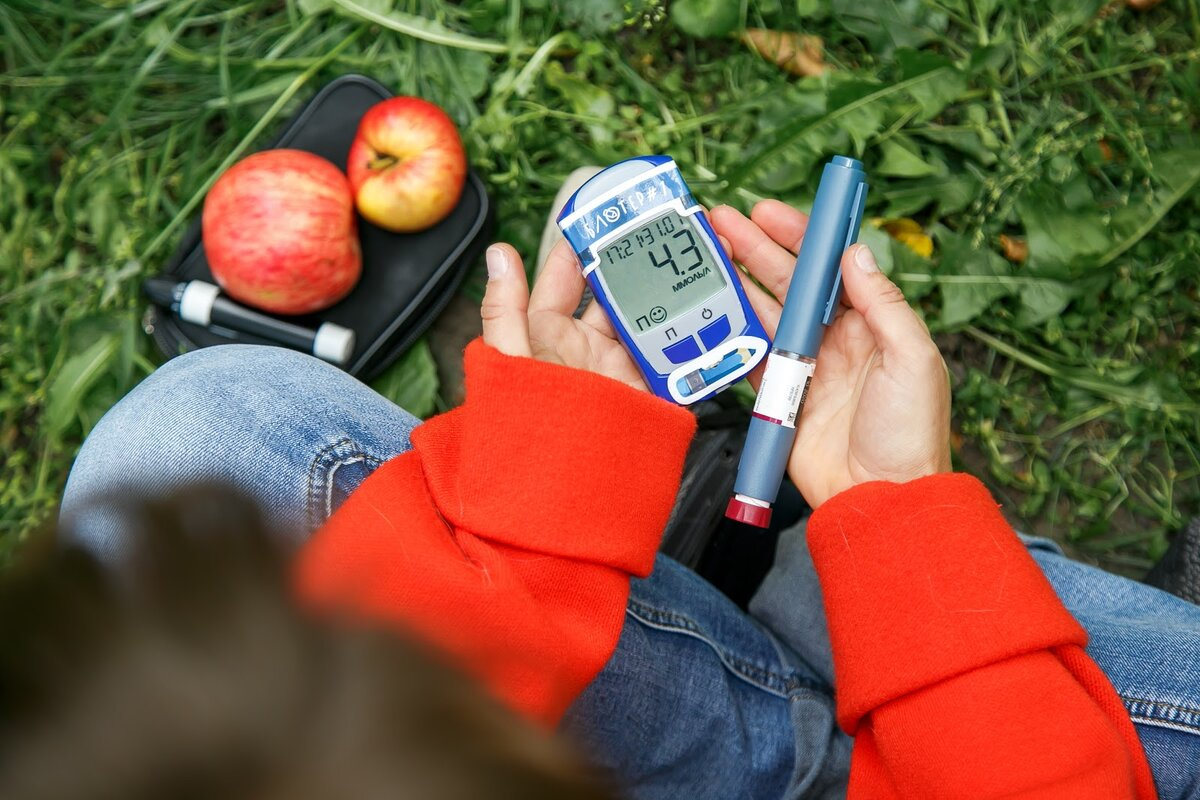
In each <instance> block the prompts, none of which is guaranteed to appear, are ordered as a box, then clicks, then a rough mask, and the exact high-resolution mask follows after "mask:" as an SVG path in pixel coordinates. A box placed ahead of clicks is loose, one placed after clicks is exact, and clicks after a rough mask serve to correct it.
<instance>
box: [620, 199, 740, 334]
mask: <svg viewBox="0 0 1200 800" xmlns="http://www.w3.org/2000/svg"><path fill="white" fill-rule="evenodd" d="M600 271H601V273H602V274H603V276H604V282H605V284H606V285H607V286H608V291H609V294H611V295H612V296H613V298H614V299H615V300H616V304H617V305H618V306H619V307H620V308H621V310H622V312H624V314H625V317H626V319H628V320H629V323H630V326H631V327H632V328H633V329H634V332H635V333H641V332H642V331H646V330H650V329H651V328H656V327H658V326H659V325H662V324H664V323H666V322H669V321H671V320H673V319H675V318H676V317H677V316H679V315H680V314H682V313H683V312H684V311H687V310H688V309H690V308H693V307H695V306H696V305H697V304H698V303H700V302H701V301H703V300H705V299H706V298H708V297H711V296H712V295H714V294H715V293H717V292H718V291H720V290H721V289H723V288H725V277H724V275H723V273H722V271H721V269H720V267H719V266H718V265H717V263H716V262H715V261H714V259H713V255H712V253H711V252H710V251H709V249H708V246H707V245H706V244H705V242H704V240H703V234H702V233H701V232H700V230H699V228H698V227H697V226H696V225H695V223H694V222H693V221H692V218H691V217H682V216H680V215H679V214H678V213H677V212H675V211H668V212H667V213H665V214H663V215H661V216H658V217H654V218H653V219H651V220H650V221H648V222H646V223H644V224H642V225H641V226H639V227H637V228H635V229H633V230H632V231H630V232H629V233H628V234H626V235H625V236H624V237H622V238H620V239H617V240H616V241H615V242H613V243H611V244H610V245H609V246H608V247H606V248H604V249H603V250H601V251H600Z"/></svg>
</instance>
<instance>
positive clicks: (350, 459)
mask: <svg viewBox="0 0 1200 800" xmlns="http://www.w3.org/2000/svg"><path fill="white" fill-rule="evenodd" d="M359 462H364V463H366V464H370V465H372V466H375V467H378V466H379V465H380V464H382V463H383V462H382V461H381V460H379V459H378V458H375V457H374V456H370V455H367V454H366V453H364V452H362V451H358V452H357V453H354V454H351V455H348V456H346V457H345V458H339V459H338V460H337V461H334V462H333V463H332V464H330V465H329V469H328V471H327V472H326V474H325V519H329V518H330V517H332V516H333V478H334V476H335V475H336V474H337V471H338V470H339V469H341V468H342V467H344V466H346V465H347V464H357V463H359Z"/></svg>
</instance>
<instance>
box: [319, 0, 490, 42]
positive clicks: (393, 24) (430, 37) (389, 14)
mask: <svg viewBox="0 0 1200 800" xmlns="http://www.w3.org/2000/svg"><path fill="white" fill-rule="evenodd" d="M329 2H330V4H331V6H333V7H336V8H337V9H338V10H340V11H342V12H344V13H346V14H348V15H350V16H351V17H356V18H358V19H363V20H366V21H368V22H373V23H375V24H376V25H380V26H382V27H384V28H387V29H389V30H393V31H396V32H397V33H402V34H404V35H405V36H411V37H413V38H414V39H421V40H423V41H426V42H429V43H430V44H440V45H445V46H446V47H457V48H460V49H462V50H480V51H482V52H485V53H506V52H508V47H507V46H505V45H503V44H501V43H500V42H494V41H491V40H488V39H477V38H475V37H474V36H468V35H467V34H465V33H458V32H457V31H452V30H450V29H449V28H447V27H446V26H445V25H443V24H442V23H440V22H438V21H437V20H435V19H426V18H425V17H418V16H417V15H415V14H408V13H406V12H404V11H396V10H391V9H389V10H380V9H383V8H386V7H387V6H390V3H380V2H379V1H378V0H329Z"/></svg>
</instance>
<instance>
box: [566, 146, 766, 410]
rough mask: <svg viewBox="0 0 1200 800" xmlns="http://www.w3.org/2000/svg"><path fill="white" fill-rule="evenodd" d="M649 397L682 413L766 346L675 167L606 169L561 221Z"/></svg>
mask: <svg viewBox="0 0 1200 800" xmlns="http://www.w3.org/2000/svg"><path fill="white" fill-rule="evenodd" d="M558 225H559V227H560V228H561V229H562V232H563V235H565V236H566V238H567V241H568V242H569V243H570V244H571V247H572V249H574V251H575V254H576V255H577V256H578V257H579V263H580V265H581V268H582V269H583V274H584V276H585V277H586V278H587V280H588V283H589V284H590V285H591V287H592V292H593V293H594V294H595V295H596V300H597V302H599V303H600V305H601V307H602V308H603V309H604V311H605V312H606V313H607V314H608V317H609V319H610V320H612V323H613V326H614V327H615V328H616V330H617V333H618V334H619V335H620V337H621V341H622V342H623V343H624V344H625V347H626V348H627V349H628V350H629V353H630V355H632V356H633V358H634V360H635V361H636V362H637V365H638V368H639V369H641V371H642V376H643V377H644V378H645V379H646V383H647V384H648V385H649V387H650V389H651V391H653V392H654V393H655V394H657V395H658V396H659V397H662V398H664V399H667V400H671V401H673V402H676V403H681V404H683V405H688V404H691V403H695V402H698V401H700V400H704V399H707V398H709V397H712V396H713V395H714V394H716V393H717V392H719V391H720V390H721V389H724V388H725V387H726V386H729V385H730V384H732V383H735V382H736V381H738V380H740V379H741V378H743V377H744V376H745V375H746V373H748V372H750V370H752V369H754V367H755V366H757V365H758V364H759V362H761V361H762V359H763V358H764V357H765V356H766V355H767V352H768V351H769V350H770V340H769V338H768V337H767V334H766V331H764V330H763V327H762V324H761V323H759V321H758V317H756V316H755V314H754V311H753V309H751V307H750V302H749V300H747V299H746V293H745V292H744V291H743V290H742V284H741V281H740V280H739V279H738V275H737V271H736V269H735V267H734V266H733V264H731V263H730V261H729V258H728V257H727V256H726V255H725V250H724V248H722V247H721V244H720V242H719V241H718V239H717V235H716V233H714V232H713V229H712V226H711V225H710V224H709V222H708V217H707V216H706V215H705V214H704V209H703V208H701V206H700V205H699V204H698V203H697V202H696V200H695V198H693V197H692V194H691V191H690V190H689V189H688V186H687V184H686V183H684V181H683V176H682V175H680V174H679V168H678V167H676V166H675V162H674V161H673V160H672V159H671V158H669V157H667V156H639V157H637V158H630V159H627V160H625V161H621V162H619V163H616V164H613V165H612V166H611V167H608V168H607V169H605V170H603V171H601V172H600V173H598V174H597V175H596V176H595V177H593V178H592V179H591V180H589V181H588V182H587V183H585V184H584V185H583V186H582V187H580V189H579V191H577V192H576V193H575V194H574V195H573V196H572V197H571V199H570V200H568V201H567V204H566V206H564V207H563V210H562V213H561V214H559V216H558Z"/></svg>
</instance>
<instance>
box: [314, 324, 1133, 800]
mask: <svg viewBox="0 0 1200 800" xmlns="http://www.w3.org/2000/svg"><path fill="white" fill-rule="evenodd" d="M466 373H467V400H466V403H465V404H464V405H463V406H462V407H460V408H458V409H456V410H454V411H451V412H449V413H447V414H443V415H441V416H439V417H436V418H434V419H431V420H429V421H428V422H426V423H425V424H423V425H421V426H420V427H419V428H417V429H416V430H415V431H414V432H413V435H412V445H413V447H412V450H411V451H409V452H408V453H405V454H404V455H402V456H399V457H398V458H395V459H393V460H391V461H389V462H387V463H386V464H384V465H383V466H382V467H380V468H379V469H378V470H376V471H375V473H374V474H372V475H371V477H369V478H368V479H367V480H366V481H365V482H364V483H363V485H362V486H361V487H360V488H359V489H358V490H357V491H356V492H355V493H354V494H353V495H352V496H351V497H350V498H349V500H347V501H346V503H345V504H344V505H343V507H342V508H341V509H340V510H339V511H338V512H337V513H336V514H334V516H333V518H332V519H331V520H330V521H329V523H328V524H327V525H326V526H325V527H324V528H323V529H322V530H321V531H320V532H318V533H317V535H316V536H315V537H314V538H313V539H312V540H311V541H310V543H309V544H308V545H307V547H306V548H305V549H304V550H303V551H302V553H301V557H300V558H299V559H298V562H297V572H296V575H297V583H298V587H299V590H300V593H301V595H302V596H303V597H304V598H306V599H307V600H309V601H310V602H313V603H315V604H316V605H318V606H320V607H324V608H336V609H339V610H343V611H350V612H352V613H355V614H359V615H365V616H367V617H370V618H372V619H377V620H383V621H385V622H387V623H391V624H396V625H400V626H403V627H405V628H407V629H409V630H415V631H416V632H417V633H419V634H420V635H422V636H424V637H426V638H427V639H428V640H430V641H431V642H433V643H435V644H436V645H438V646H440V647H442V648H443V649H444V650H445V651H447V652H448V653H450V654H451V655H452V656H454V657H456V658H457V659H458V660H459V661H460V663H461V664H462V665H463V666H464V667H465V668H466V669H467V670H468V671H470V672H471V673H473V674H474V675H476V676H478V678H479V679H480V680H481V681H483V682H484V683H485V684H486V685H487V686H489V687H490V688H491V690H492V691H493V692H494V693H495V694H496V695H497V696H498V697H500V698H501V699H502V700H504V701H505V702H507V703H508V704H509V705H510V706H512V707H513V708H515V709H517V710H518V711H520V712H521V713H523V714H526V715H528V716H530V717H533V718H535V719H537V720H540V721H541V722H543V723H545V724H547V725H553V724H555V723H556V722H557V721H558V720H559V718H560V717H561V716H562V714H563V712H564V711H565V710H566V708H567V706H568V705H569V704H570V703H571V702H572V700H574V698H575V697H576V696H578V694H579V693H580V692H581V691H582V690H583V689H584V688H585V687H586V686H587V684H588V683H589V682H590V681H591V680H592V678H593V677H595V675H596V673H597V672H598V671H599V670H600V669H601V667H603V665H604V663H605V662H606V661H607V660H608V658H609V656H610V655H611V654H612V652H613V649H614V648H615V647H616V643H617V638H618V636H619V634H620V631H621V625H622V623H623V621H624V609H625V602H626V599H627V596H628V593H629V578H630V576H632V575H637V576H645V575H647V574H648V573H649V572H650V569H651V567H652V566H653V563H654V555H655V551H656V550H657V547H658V543H659V537H660V535H661V533H662V530H663V527H664V526H665V524H666V521H667V517H668V515H669V513H670V509H671V505H672V503H673V501H674V495H675V492H676V490H677V489H678V484H679V477H680V473H681V470H682V467H683V459H684V455H685V453H686V450H687V446H688V442H689V440H690V438H691V434H692V432H693V428H694V422H693V419H692V416H691V415H690V414H689V413H688V412H687V411H684V410H683V409H680V408H677V407H675V406H672V405H670V404H669V403H666V402H663V401H661V400H659V399H657V398H655V397H652V396H650V395H648V394H645V393H642V392H637V391H634V390H632V389H630V388H628V387H626V386H623V385H621V384H619V383H617V382H615V381H611V380H609V379H606V378H602V377H599V376H596V375H591V374H588V373H585V372H581V371H577V370H570V369H566V368H563V367H558V366H554V365H549V364H544V363H540V362H536V361H533V360H531V359H523V358H512V357H509V356H504V355H501V354H500V353H498V352H497V351H495V350H493V349H491V348H489V347H487V346H486V345H484V344H482V342H475V343H473V344H472V345H471V346H470V347H468V349H467V354H466ZM808 538H809V547H810V549H811V551H812V555H813V560H814V562H815V564H816V567H817V571H818V574H819V575H820V578H821V585H822V588H823V591H824V595H825V608H826V613H827V615H828V618H829V629H830V637H831V641H832V644H833V655H834V664H835V670H836V677H837V705H838V718H839V723H840V724H841V726H842V727H843V728H844V729H845V730H846V731H847V732H849V733H851V734H853V735H854V737H855V746H854V755H853V762H852V767H851V775H850V796H851V797H856V798H857V797H861V798H872V799H876V798H892V797H896V798H899V797H914V798H940V797H947V798H949V797H964V798H965V797H969V798H986V797H1010V796H1019V797H1046V798H1075V797H1078V798H1116V797H1129V798H1133V797H1136V798H1152V797H1154V796H1155V794H1154V786H1153V783H1152V780H1151V777H1150V771H1149V768H1148V766H1147V764H1146V760H1145V757H1144V755H1143V754H1142V750H1141V747H1140V745H1139V743H1138V740H1137V735H1136V733H1135V731H1134V729H1133V725H1132V723H1131V722H1130V720H1129V717H1128V715H1127V714H1126V712H1125V710H1124V708H1123V706H1122V705H1121V702H1120V699H1119V698H1118V697H1117V695H1116V693H1115V692H1114V690H1113V688H1112V686H1111V685H1110V684H1109V682H1108V680H1107V679H1106V678H1105V676H1104V674H1103V673H1102V672H1101V671H1100V670H1099V668H1098V667H1097V666H1096V665H1095V663H1094V662H1092V661H1091V660H1090V659H1089V658H1088V656H1087V655H1086V654H1085V653H1084V651H1083V645H1084V644H1085V643H1086V640H1087V637H1086V634H1085V633H1084V631H1083V629H1082V628H1080V626H1079V625H1078V624H1077V623H1076V622H1075V620H1074V619H1073V618H1072V617H1071V616H1070V615H1069V614H1068V613H1067V611H1066V609H1065V608H1063V606H1062V604H1061V603H1060V602H1059V601H1058V598H1057V597H1055V595H1054V592H1053V590H1052V589H1051V587H1050V585H1049V583H1048V582H1047V581H1046V579H1045V577H1043V575H1042V574H1041V571H1040V570H1039V569H1038V568H1037V566H1036V564H1035V563H1034V562H1033V560H1032V559H1031V558H1030V557H1029V555H1028V554H1027V553H1026V552H1025V549H1024V547H1023V546H1022V545H1021V543H1020V542H1019V540H1018V539H1017V538H1016V536H1015V535H1014V534H1013V532H1012V529H1011V528H1009V526H1008V525H1007V524H1006V523H1005V522H1004V519H1003V517H1002V516H1001V515H1000V513H999V510H998V509H997V507H996V504H995V502H994V501H993V500H992V499H991V497H990V496H989V495H988V493H987V491H986V490H985V489H984V488H983V486H982V485H981V484H979V483H978V482H977V481H975V480H974V479H972V478H970V477H967V476H964V475H940V476H935V477H931V478H925V479H922V480H919V481H913V482H912V483H908V484H890V483H871V484H864V485H861V486H858V487H855V488H854V489H851V490H849V491H846V492H843V493H842V494H840V495H838V496H837V497H835V498H833V499H832V500H830V501H828V502H827V503H825V504H824V505H823V506H822V507H821V508H820V509H819V510H818V511H817V512H816V513H815V514H814V515H813V517H812V520H811V522H810V523H809V527H808Z"/></svg>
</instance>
